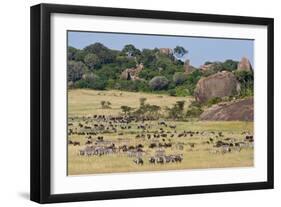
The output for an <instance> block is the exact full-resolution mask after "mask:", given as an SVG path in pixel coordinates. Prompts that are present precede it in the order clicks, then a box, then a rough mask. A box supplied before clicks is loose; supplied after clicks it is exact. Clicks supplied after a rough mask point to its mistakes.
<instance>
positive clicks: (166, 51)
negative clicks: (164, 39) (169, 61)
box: [159, 48, 173, 55]
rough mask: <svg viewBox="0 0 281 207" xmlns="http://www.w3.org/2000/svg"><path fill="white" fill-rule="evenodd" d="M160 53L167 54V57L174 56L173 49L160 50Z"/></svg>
mask: <svg viewBox="0 0 281 207" xmlns="http://www.w3.org/2000/svg"><path fill="white" fill-rule="evenodd" d="M159 52H160V53H161V54H165V55H172V54H173V49H171V48H159Z"/></svg>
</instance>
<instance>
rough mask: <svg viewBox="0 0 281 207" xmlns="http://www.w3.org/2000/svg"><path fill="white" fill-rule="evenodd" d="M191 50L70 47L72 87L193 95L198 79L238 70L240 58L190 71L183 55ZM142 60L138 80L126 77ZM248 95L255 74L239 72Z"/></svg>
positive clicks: (91, 46)
mask: <svg viewBox="0 0 281 207" xmlns="http://www.w3.org/2000/svg"><path fill="white" fill-rule="evenodd" d="M187 53H188V51H187V50H186V49H185V48H184V47H182V46H177V47H175V48H174V49H173V50H172V52H170V53H161V52H160V50H159V49H158V48H154V49H142V50H139V49H137V48H136V47H135V46H134V45H132V44H128V45H125V46H124V47H123V49H122V50H113V49H110V48H108V47H106V46H104V45H103V44H101V43H99V42H96V43H94V44H90V45H88V46H86V47H85V48H83V49H77V48H74V47H72V46H69V47H68V48H67V60H68V61H67V67H68V70H67V79H68V86H69V88H91V89H97V90H105V89H117V90H124V91H133V92H139V91H141V92H154V93H168V94H170V95H171V96H188V95H193V91H194V89H195V87H196V84H197V82H198V80H199V79H200V78H201V77H202V76H209V75H212V74H214V73H217V72H219V71H222V70H228V71H235V70H236V69H237V64H238V62H237V61H234V60H226V61H225V62H206V63H205V64H212V68H210V70H208V71H204V72H203V71H201V70H197V69H198V68H193V69H194V70H193V72H191V73H189V74H186V73H185V72H184V69H183V67H184V62H183V57H184V56H185V55H186V54H187ZM140 63H142V64H143V66H144V68H143V69H142V70H141V72H140V73H139V74H138V77H139V79H138V80H134V81H131V80H123V79H121V78H120V76H121V73H122V72H123V71H124V70H125V69H127V68H133V67H136V65H138V64H140ZM234 74H235V75H236V76H237V79H238V80H239V81H240V82H241V84H242V90H244V94H245V95H250V94H251V93H252V92H253V74H251V73H250V72H247V71H243V72H242V71H239V72H238V71H235V73H234Z"/></svg>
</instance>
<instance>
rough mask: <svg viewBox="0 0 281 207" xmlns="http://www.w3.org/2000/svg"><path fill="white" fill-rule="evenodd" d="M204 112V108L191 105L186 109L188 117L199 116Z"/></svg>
mask: <svg viewBox="0 0 281 207" xmlns="http://www.w3.org/2000/svg"><path fill="white" fill-rule="evenodd" d="M202 113H203V110H202V109H201V107H196V106H192V107H189V108H188V110H187V111H186V116H187V117H188V118H196V117H199V116H200V115H201V114H202Z"/></svg>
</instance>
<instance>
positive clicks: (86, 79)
mask: <svg viewBox="0 0 281 207" xmlns="http://www.w3.org/2000/svg"><path fill="white" fill-rule="evenodd" d="M106 85H107V82H106V80H105V79H104V78H101V77H99V76H97V75H95V74H93V73H89V74H85V75H84V76H83V79H81V80H79V81H77V82H76V87H78V88H91V89H96V90H104V89H105V88H106Z"/></svg>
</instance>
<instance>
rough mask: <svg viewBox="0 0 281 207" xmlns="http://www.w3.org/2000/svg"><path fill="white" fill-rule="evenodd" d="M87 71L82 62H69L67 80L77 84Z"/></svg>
mask: <svg viewBox="0 0 281 207" xmlns="http://www.w3.org/2000/svg"><path fill="white" fill-rule="evenodd" d="M86 70H87V67H86V66H85V64H84V63H82V62H76V61H68V62H67V80H68V81H72V82H75V81H77V80H80V79H81V78H82V76H83V74H84V72H85V71H86Z"/></svg>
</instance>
